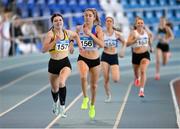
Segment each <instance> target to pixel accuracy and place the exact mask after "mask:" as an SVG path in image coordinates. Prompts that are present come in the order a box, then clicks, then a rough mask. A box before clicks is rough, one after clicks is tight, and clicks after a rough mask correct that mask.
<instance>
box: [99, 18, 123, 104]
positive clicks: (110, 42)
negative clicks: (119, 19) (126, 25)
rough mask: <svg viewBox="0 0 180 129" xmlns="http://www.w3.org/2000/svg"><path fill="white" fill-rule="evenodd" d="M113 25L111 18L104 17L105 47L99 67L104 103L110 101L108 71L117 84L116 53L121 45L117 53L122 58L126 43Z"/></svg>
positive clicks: (117, 66)
mask: <svg viewBox="0 0 180 129" xmlns="http://www.w3.org/2000/svg"><path fill="white" fill-rule="evenodd" d="M113 25H114V19H113V18H112V17H106V30H105V31H104V45H105V46H104V51H103V53H102V56H101V66H102V71H103V76H104V88H105V92H106V96H107V98H106V99H105V102H110V101H111V92H110V87H109V74H110V70H111V75H112V79H113V81H114V82H118V81H119V79H120V69H119V62H118V52H117V47H118V44H120V43H122V47H121V50H120V52H119V56H120V57H124V52H125V48H126V42H125V40H124V38H123V36H122V34H121V33H120V32H118V31H115V30H114V29H113ZM119 41H120V42H119Z"/></svg>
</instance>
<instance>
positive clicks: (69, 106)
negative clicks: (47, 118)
mask: <svg viewBox="0 0 180 129" xmlns="http://www.w3.org/2000/svg"><path fill="white" fill-rule="evenodd" d="M102 79H103V78H102V77H100V78H99V80H98V82H99V81H101V80H102ZM89 88H90V85H88V87H87V90H88V89H89ZM82 96H83V93H82V92H81V93H80V94H79V95H78V96H77V97H76V98H75V99H74V100H73V101H72V102H71V103H70V104H69V105H68V106H67V108H66V109H65V112H67V111H68V110H69V109H70V108H71V107H72V106H73V105H74V104H75V103H76V102H77V101H78V100H79V99H80V98H81V97H82ZM60 118H61V115H60V114H59V115H58V116H57V117H55V118H54V119H53V120H52V121H51V123H49V124H48V125H47V127H46V128H45V129H50V128H51V127H52V126H53V125H54V124H55V123H56V122H57V121H58V120H59V119H60Z"/></svg>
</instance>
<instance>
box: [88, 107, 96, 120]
mask: <svg viewBox="0 0 180 129" xmlns="http://www.w3.org/2000/svg"><path fill="white" fill-rule="evenodd" d="M95 115H96V111H95V106H94V105H90V108H89V118H90V119H94V117H95Z"/></svg>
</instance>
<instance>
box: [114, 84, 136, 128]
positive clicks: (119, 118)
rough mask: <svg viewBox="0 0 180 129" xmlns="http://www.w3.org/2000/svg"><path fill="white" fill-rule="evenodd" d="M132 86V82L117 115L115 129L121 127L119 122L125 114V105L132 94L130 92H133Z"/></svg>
mask: <svg viewBox="0 0 180 129" xmlns="http://www.w3.org/2000/svg"><path fill="white" fill-rule="evenodd" d="M132 85H133V82H131V83H130V84H129V85H128V89H127V91H126V94H125V97H124V99H123V102H122V104H121V107H120V110H119V112H118V114H117V117H116V120H115V123H114V126H113V129H117V128H118V125H119V122H120V121H121V117H122V114H123V111H124V108H125V105H126V103H127V100H128V96H129V93H130V91H131V87H132Z"/></svg>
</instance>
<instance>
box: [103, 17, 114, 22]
mask: <svg viewBox="0 0 180 129" xmlns="http://www.w3.org/2000/svg"><path fill="white" fill-rule="evenodd" d="M108 18H110V19H111V20H112V21H113V23H114V18H113V17H111V16H107V17H106V18H105V20H107V19H108Z"/></svg>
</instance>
